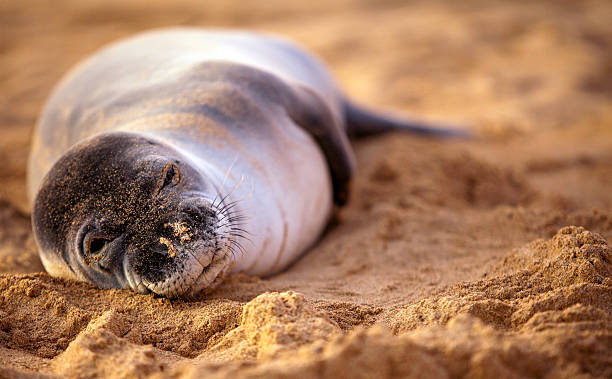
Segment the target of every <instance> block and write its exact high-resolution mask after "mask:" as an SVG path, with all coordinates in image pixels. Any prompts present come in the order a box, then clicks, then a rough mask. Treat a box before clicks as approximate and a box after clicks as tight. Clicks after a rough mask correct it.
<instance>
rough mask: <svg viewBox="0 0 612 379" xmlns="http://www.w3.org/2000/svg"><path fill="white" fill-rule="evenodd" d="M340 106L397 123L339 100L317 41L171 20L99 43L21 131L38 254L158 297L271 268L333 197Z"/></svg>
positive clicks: (317, 230)
mask: <svg viewBox="0 0 612 379" xmlns="http://www.w3.org/2000/svg"><path fill="white" fill-rule="evenodd" d="M347 121H348V123H349V124H351V122H352V124H353V125H354V128H353V130H354V131H356V132H355V133H356V134H359V133H361V134H371V132H372V130H374V131H376V130H379V129H380V130H382V131H384V130H392V129H398V128H402V127H406V125H405V124H402V122H400V121H398V120H390V119H386V118H380V117H376V116H375V115H372V114H370V113H367V112H365V111H363V110H360V109H359V108H356V107H354V106H351V105H350V104H349V103H348V102H347V101H346V100H345V99H344V98H343V96H342V94H341V92H340V91H339V90H338V88H337V86H336V85H335V83H334V80H333V78H332V77H331V75H330V74H329V73H328V72H327V70H326V69H325V68H324V66H323V65H322V64H321V63H320V62H319V61H318V60H317V59H316V58H315V57H313V56H311V55H310V54H308V53H306V52H304V51H303V50H301V49H300V48H298V47H296V46H294V45H293V44H291V43H289V42H286V41H284V40H281V39H278V38H273V37H269V36H264V35H259V34H252V33H246V32H231V31H210V30H200V29H170V30H162V31H154V32H149V33H145V34H141V35H138V36H136V37H133V38H129V39H126V40H123V41H120V42H118V43H115V44H112V45H110V46H108V47H106V48H103V49H102V50H101V51H99V52H97V53H96V54H94V55H93V56H92V57H90V58H88V59H86V60H85V61H84V62H82V63H81V64H79V65H78V66H77V67H76V68H75V69H73V70H72V71H71V72H69V73H68V74H67V75H66V77H65V78H64V79H63V80H62V81H61V82H60V84H59V85H58V86H57V88H56V89H55V90H54V92H53V94H52V95H51V97H50V99H49V100H48V102H47V104H46V106H45V109H44V111H43V114H42V116H41V118H40V120H39V123H38V125H37V129H36V132H35V134H34V138H33V147H32V152H31V156H30V161H29V168H28V191H29V196H30V198H31V199H32V202H33V206H32V208H33V215H32V221H33V229H34V233H35V238H36V242H37V244H38V246H39V251H40V255H41V259H42V262H43V264H44V266H45V268H46V269H47V271H48V272H49V273H51V274H52V275H58V276H63V277H68V278H73V279H77V280H82V281H86V282H89V283H92V284H94V285H97V286H99V287H102V288H133V289H135V290H137V291H139V292H149V291H152V292H155V293H158V294H160V295H164V296H168V297H178V296H182V297H190V296H196V295H198V294H199V293H201V292H202V291H203V290H206V289H208V288H212V287H214V285H216V284H218V283H219V281H220V280H221V278H222V277H223V275H224V274H225V273H226V272H229V271H230V270H233V271H242V272H246V273H248V274H254V275H270V274H273V273H276V272H278V271H280V270H282V269H284V268H286V267H287V266H288V265H289V264H290V263H292V262H293V261H294V260H295V259H296V258H297V257H298V256H299V255H300V254H301V253H303V252H304V251H305V250H306V249H307V248H308V247H309V246H310V245H312V244H313V243H314V242H315V241H316V240H317V238H319V236H320V234H321V233H322V230H323V228H324V227H325V225H326V224H327V222H328V219H329V217H330V215H331V213H332V210H333V205H334V200H335V202H336V203H337V204H342V203H343V202H344V201H345V200H346V193H347V189H348V183H349V181H350V178H351V176H352V173H353V170H354V159H353V154H352V151H351V148H350V145H349V143H348V137H347V133H350V132H351V130H350V129H348V130H347ZM349 126H350V125H349ZM408 127H409V128H412V129H414V130H416V131H419V130H418V127H419V126H418V125H417V126H414V125H412V126H411V125H408ZM376 128H378V129H376Z"/></svg>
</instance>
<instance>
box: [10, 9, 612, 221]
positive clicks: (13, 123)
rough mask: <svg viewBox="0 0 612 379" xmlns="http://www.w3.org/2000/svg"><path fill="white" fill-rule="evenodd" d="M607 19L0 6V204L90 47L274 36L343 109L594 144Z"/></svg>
mask: <svg viewBox="0 0 612 379" xmlns="http://www.w3.org/2000/svg"><path fill="white" fill-rule="evenodd" d="M611 20H612V2H610V1H606V0H604V1H580V2H576V1H537V2H533V1H512V2H510V1H476V0H468V1H461V2H455V1H446V2H445V1H429V0H428V1H397V0H383V1H366V0H335V1H314V0H298V1H296V0H292V1H287V0H270V1H244V0H224V1H206V2H204V1H190V0H177V1H171V2H169V1H158V0H153V1H152V0H146V1H145V0H132V1H124V0H122V1H119V0H100V1H98V0H78V1H70V0H62V1H59V0H54V1H43V0H28V1H10V0H5V1H2V2H0V162H2V168H1V170H0V183H1V185H0V200H1V201H5V202H8V203H10V204H12V205H13V206H15V207H16V208H17V209H19V210H21V211H23V212H27V209H28V205H27V200H26V198H25V179H24V178H25V162H26V160H27V154H28V145H29V141H30V134H31V131H32V128H33V126H34V125H35V122H36V119H37V116H38V114H39V112H40V110H41V107H42V105H43V103H44V100H45V98H46V97H47V96H48V95H49V93H50V91H51V89H52V87H53V85H54V83H56V82H57V81H58V80H59V79H60V77H61V76H62V74H64V73H65V72H66V71H67V70H68V69H69V68H70V67H71V66H73V65H74V64H75V63H77V62H78V61H79V60H80V59H82V58H84V57H85V56H87V55H88V54H90V53H92V52H93V51H95V50H96V49H98V48H99V47H101V46H102V45H104V44H106V43H109V42H111V41H113V40H116V39H118V38H121V37H124V36H127V35H130V34H133V33H136V32H139V31H142V30H146V29H150V28H158V27H164V26H175V25H196V26H204V27H231V28H243V29H253V30H259V31H265V32H270V33H276V34H281V35H283V36H286V37H288V38H291V39H293V40H295V41H297V42H298V43H300V44H302V45H304V46H305V47H306V48H308V49H310V50H312V51H313V52H315V53H316V54H318V55H319V56H321V57H322V58H323V60H324V61H325V62H327V64H328V65H329V66H330V68H331V70H332V71H333V72H334V73H335V75H336V76H337V78H338V81H339V82H340V84H341V85H342V87H343V88H344V89H345V90H346V92H347V93H348V94H349V95H350V96H351V97H352V98H354V99H355V100H358V101H360V102H363V103H366V104H369V105H371V106H376V107H379V108H382V109H387V110H390V109H394V110H397V111H399V112H403V113H406V114H411V115H415V116H418V117H422V118H425V119H430V120H448V121H453V122H458V123H465V124H467V125H470V126H472V127H474V128H476V129H478V130H479V131H481V132H483V133H484V135H487V136H489V137H491V138H492V139H493V140H499V139H501V140H504V141H505V140H506V139H507V138H513V136H516V135H523V134H525V133H531V132H533V131H542V130H547V129H551V128H552V129H558V128H569V127H583V128H586V129H588V130H589V131H590V132H589V133H591V134H592V135H594V136H598V135H601V133H604V132H603V131H604V130H606V129H607V128H610V127H611V126H610V121H609V120H610V114H611V113H610V100H611V97H612V49H611V47H610V44H611V43H612V26H611V25H612V22H611ZM606 136H607V137H606V138H608V137H609V136H610V135H609V134H607V135H606ZM597 139H598V138H594V139H593V140H594V141H596V140H597Z"/></svg>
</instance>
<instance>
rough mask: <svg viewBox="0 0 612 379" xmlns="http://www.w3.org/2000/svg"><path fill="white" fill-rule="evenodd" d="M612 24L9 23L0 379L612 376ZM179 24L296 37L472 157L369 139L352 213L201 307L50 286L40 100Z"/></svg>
mask: <svg viewBox="0 0 612 379" xmlns="http://www.w3.org/2000/svg"><path fill="white" fill-rule="evenodd" d="M312 3H314V4H312ZM610 20H612V4H611V3H610V2H609V1H605V0H601V1H583V2H573V1H556V2H552V1H539V2H502V1H472V0H470V1H462V2H452V3H451V2H448V3H445V2H441V1H411V2H402V1H380V2H365V1H358V0H341V1H334V2H312V1H306V0H304V1H280V0H274V1H268V2H265V3H264V2H259V3H249V4H243V1H238V0H232V1H223V2H214V3H211V2H206V3H203V2H197V1H175V2H171V3H170V2H164V1H144V0H142V1H133V2H124V1H118V0H112V1H54V2H46V1H34V0H32V1H28V2H17V1H15V2H2V3H0V28H1V29H0V55H1V57H0V89H1V90H0V162H2V165H1V166H0V183H1V184H2V185H1V186H0V377H23V376H31V377H49V376H50V377H54V376H66V377H75V378H76V377H146V376H153V377H173V378H183V377H202V376H204V375H207V376H210V377H218V378H230V377H236V376H244V377H262V378H275V377H279V378H280V377H284V378H287V377H291V378H315V377H317V378H318V377H364V378H365V377H381V378H385V377H432V378H445V377H494V376H495V377H498V378H515V377H549V378H553V377H554V378H559V377H568V378H569V377H572V378H577V377H584V378H587V377H612V248H611V245H610V243H612V242H611V241H612V191H611V189H612V101H611V100H612V65H611V62H612V49H611V46H612V24H611V23H610ZM166 25H205V26H224V27H242V28H250V29H257V30H264V31H269V32H274V33H279V34H282V35H285V36H287V37H289V38H292V39H294V40H297V41H299V42H300V43H301V44H303V45H304V46H306V47H308V48H309V49H311V50H312V51H314V52H316V53H317V54H319V55H320V56H321V57H322V58H323V59H324V60H325V61H326V62H327V63H328V64H329V66H330V67H331V68H332V70H333V71H334V73H335V74H336V75H337V77H338V81H339V82H340V83H341V85H342V86H343V88H345V89H346V92H347V93H349V94H350V95H351V97H352V98H353V99H355V100H357V101H360V102H363V103H366V104H368V105H371V106H373V107H377V108H381V109H385V110H394V112H399V113H403V114H408V115H412V116H414V117H418V118H421V119H424V120H432V121H449V122H455V123H460V124H464V125H466V126H467V127H469V128H471V129H472V130H473V131H475V132H476V133H477V134H478V136H479V138H478V139H475V140H472V141H456V140H455V141H453V140H446V141H440V140H432V139H424V138H419V137H416V136H410V135H398V134H392V135H385V136H380V137H376V138H371V139H367V140H360V141H355V143H354V145H355V149H356V154H357V159H358V163H359V172H358V174H357V177H356V179H355V181H354V188H353V194H352V198H351V201H350V203H349V204H348V206H347V207H345V208H343V209H341V210H340V211H339V212H338V214H337V216H336V217H335V219H334V221H333V223H332V224H331V225H330V227H329V228H328V230H327V231H326V233H325V235H324V237H323V238H322V240H321V241H320V243H319V244H317V245H316V246H315V247H314V248H313V249H312V250H311V251H309V252H308V253H307V254H306V255H304V256H303V257H302V258H301V259H300V260H299V261H298V262H296V263H295V264H294V265H293V266H292V267H290V268H289V269H288V270H287V271H285V272H283V273H281V274H280V275H277V276H274V277H271V278H257V277H249V276H246V275H241V274H239V275H234V276H232V277H230V278H228V280H227V281H226V282H225V283H224V284H223V285H222V286H220V287H219V288H218V289H217V290H215V291H214V292H213V293H212V294H210V295H208V296H207V297H205V298H203V299H201V300H200V301H196V302H184V301H181V300H167V299H163V298H156V297H154V296H152V295H139V294H136V293H133V292H131V291H124V290H99V289H96V288H93V287H92V286H89V285H87V284H83V283H77V282H72V281H67V280H61V279H56V278H53V277H50V276H49V275H47V274H45V273H44V272H43V268H42V265H41V263H40V261H39V260H38V257H37V255H36V248H35V245H34V242H33V239H32V234H31V231H30V226H29V225H30V224H29V206H28V201H27V199H26V197H25V193H26V191H25V167H26V159H27V154H28V146H29V142H30V136H31V132H32V128H33V126H34V124H35V122H36V118H37V115H38V114H39V112H40V109H41V106H42V104H43V102H44V99H45V98H46V97H47V96H48V94H49V92H50V90H51V88H52V86H53V84H54V83H55V82H56V81H57V80H58V79H59V78H60V77H61V75H62V74H63V73H64V72H65V71H66V70H67V69H68V68H69V67H70V66H72V65H73V64H74V63H76V62H77V61H78V60H79V59H81V58H82V57H84V56H86V55H87V54H88V53H91V52H92V51H94V50H95V49H97V48H99V47H100V46H102V45H103V44H105V43H107V42H110V41H112V40H114V39H116V38H119V37H121V36H126V35H129V34H132V33H134V32H137V31H140V30H144V29H149V28H153V27H159V26H166Z"/></svg>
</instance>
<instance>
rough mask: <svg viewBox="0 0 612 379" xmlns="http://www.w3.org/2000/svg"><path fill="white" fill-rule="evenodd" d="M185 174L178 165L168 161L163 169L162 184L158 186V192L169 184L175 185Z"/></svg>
mask: <svg viewBox="0 0 612 379" xmlns="http://www.w3.org/2000/svg"><path fill="white" fill-rule="evenodd" d="M182 179H183V174H182V173H181V170H180V169H179V167H178V165H177V164H176V163H174V162H169V163H166V165H165V166H164V168H163V169H162V171H161V177H160V180H159V182H160V184H159V186H158V192H159V191H160V190H161V189H163V188H164V187H167V186H174V185H177V184H179V183H180V182H181V180H182Z"/></svg>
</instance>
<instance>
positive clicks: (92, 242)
mask: <svg viewBox="0 0 612 379" xmlns="http://www.w3.org/2000/svg"><path fill="white" fill-rule="evenodd" d="M108 242H109V241H108V240H107V239H106V238H103V237H98V236H91V237H88V238H85V241H84V245H85V246H83V251H84V252H85V254H84V259H85V263H87V264H88V265H91V264H95V263H98V262H99V261H100V260H101V259H102V257H104V253H105V251H106V246H107V245H108Z"/></svg>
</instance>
